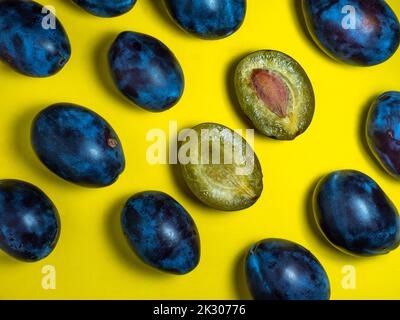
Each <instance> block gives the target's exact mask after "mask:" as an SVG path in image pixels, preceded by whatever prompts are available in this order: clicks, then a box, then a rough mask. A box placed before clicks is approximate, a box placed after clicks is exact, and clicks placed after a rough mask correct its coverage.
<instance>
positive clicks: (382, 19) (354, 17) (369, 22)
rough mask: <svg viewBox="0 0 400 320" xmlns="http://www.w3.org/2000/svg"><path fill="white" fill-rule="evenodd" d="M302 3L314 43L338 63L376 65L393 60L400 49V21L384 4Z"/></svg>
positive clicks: (347, 0)
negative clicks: (392, 57) (391, 58)
mask: <svg viewBox="0 0 400 320" xmlns="http://www.w3.org/2000/svg"><path fill="white" fill-rule="evenodd" d="M302 1H303V11H304V15H305V18H306V21H307V25H308V28H309V30H310V33H311V34H312V36H313V38H314V40H315V41H316V42H317V43H318V44H319V45H320V47H321V48H322V49H323V50H324V51H325V52H326V53H328V54H329V55H330V56H332V57H333V58H335V59H337V60H340V61H342V62H345V63H348V64H353V65H360V66H371V65H376V64H379V63H382V62H384V61H386V60H387V59H389V58H390V57H391V56H392V55H393V54H394V53H395V51H396V50H397V48H398V46H399V41H400V26H399V21H398V19H397V17H396V15H395V13H394V12H393V11H392V9H391V8H390V7H389V5H388V4H387V3H386V2H385V1H383V0H368V1H365V0H302Z"/></svg>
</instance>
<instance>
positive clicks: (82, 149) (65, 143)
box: [31, 103, 125, 187]
mask: <svg viewBox="0 0 400 320" xmlns="http://www.w3.org/2000/svg"><path fill="white" fill-rule="evenodd" d="M31 142H32V147H33V149H34V151H35V152H36V154H37V156H38V157H39V159H40V160H41V161H42V162H43V164H44V165H45V166H46V167H47V168H49V169H50V170H51V171H53V172H54V173H55V174H57V175H58V176H60V177H61V178H64V179H65V180H68V181H70V182H73V183H77V184H80V185H84V186H90V187H103V186H107V185H110V184H112V183H113V182H115V181H116V180H117V178H118V176H119V175H120V174H121V173H122V171H123V170H124V168H125V158H124V153H123V150H122V146H121V142H120V141H119V139H118V136H117V134H116V133H115V131H114V130H113V128H112V127H111V126H110V125H109V124H108V123H107V122H106V121H105V120H104V119H103V118H101V117H100V116H99V115H97V114H96V113H95V112H93V111H91V110H89V109H86V108H84V107H81V106H77V105H73V104H69V103H59V104H55V105H52V106H50V107H48V108H46V109H44V110H42V111H41V112H40V113H39V114H38V115H37V116H36V118H35V119H34V121H33V124H32V130H31Z"/></svg>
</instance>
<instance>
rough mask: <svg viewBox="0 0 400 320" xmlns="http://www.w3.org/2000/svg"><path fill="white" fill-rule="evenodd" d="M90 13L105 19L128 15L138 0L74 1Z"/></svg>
mask: <svg viewBox="0 0 400 320" xmlns="http://www.w3.org/2000/svg"><path fill="white" fill-rule="evenodd" d="M73 1H74V2H75V3H76V4H78V5H79V6H81V7H82V8H83V9H85V10H86V11H88V12H89V13H91V14H93V15H95V16H98V17H103V18H112V17H116V16H119V15H122V14H124V13H127V12H128V11H129V10H131V9H132V8H133V6H134V5H135V3H136V0H73Z"/></svg>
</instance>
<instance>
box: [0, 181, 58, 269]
mask: <svg viewBox="0 0 400 320" xmlns="http://www.w3.org/2000/svg"><path fill="white" fill-rule="evenodd" d="M60 228H61V226H60V218H59V216H58V212H57V209H56V208H55V206H54V204H53V203H52V202H51V200H50V199H49V198H48V197H47V196H46V195H45V194H44V193H43V192H42V191H41V190H39V189H38V188H37V187H35V186H34V185H32V184H30V183H27V182H23V181H18V180H0V248H1V249H2V250H3V251H5V252H6V253H8V254H9V255H11V256H13V257H14V258H17V259H20V260H23V261H27V262H33V261H38V260H41V259H43V258H45V257H47V256H48V255H49V254H50V253H51V252H52V251H53V249H54V247H55V246H56V244H57V240H58V236H59V233H60Z"/></svg>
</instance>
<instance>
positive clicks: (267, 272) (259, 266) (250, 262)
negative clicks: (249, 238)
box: [245, 239, 330, 300]
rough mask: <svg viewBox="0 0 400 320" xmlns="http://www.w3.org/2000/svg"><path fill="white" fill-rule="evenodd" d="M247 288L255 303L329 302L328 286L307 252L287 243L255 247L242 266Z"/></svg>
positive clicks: (275, 241)
mask: <svg viewBox="0 0 400 320" xmlns="http://www.w3.org/2000/svg"><path fill="white" fill-rule="evenodd" d="M245 273H246V278H247V284H248V287H249V290H250V293H251V294H252V296H253V298H254V299H256V300H329V297H330V285H329V280H328V276H327V275H326V272H325V270H324V268H323V267H322V265H321V264H320V263H319V261H318V260H317V258H315V257H314V256H313V255H312V253H311V252H310V251H308V250H307V249H305V248H303V247H302V246H300V245H298V244H296V243H294V242H291V241H287V240H281V239H267V240H263V241H260V242H258V243H256V244H255V245H254V246H252V247H251V248H250V250H249V252H248V253H247V256H246V262H245Z"/></svg>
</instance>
